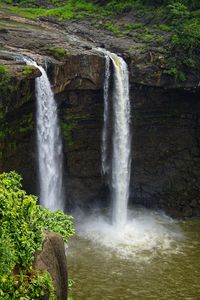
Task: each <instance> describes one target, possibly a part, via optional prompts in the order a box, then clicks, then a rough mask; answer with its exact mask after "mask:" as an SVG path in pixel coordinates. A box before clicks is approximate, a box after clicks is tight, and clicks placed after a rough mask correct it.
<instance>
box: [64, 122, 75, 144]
mask: <svg viewBox="0 0 200 300" xmlns="http://www.w3.org/2000/svg"><path fill="white" fill-rule="evenodd" d="M76 125H77V122H76V121H75V120H72V121H70V122H69V121H68V122H66V123H65V122H62V123H61V128H62V134H63V136H64V139H65V141H66V143H67V145H68V146H72V145H73V144H74V141H73V139H72V132H73V129H74V128H75V127H76Z"/></svg>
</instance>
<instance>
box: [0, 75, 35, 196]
mask: <svg viewBox="0 0 200 300" xmlns="http://www.w3.org/2000/svg"><path fill="white" fill-rule="evenodd" d="M34 81H35V80H34V79H31V80H27V79H25V80H22V81H20V82H14V83H12V85H13V86H15V85H16V86H17V89H15V88H14V89H13V90H12V91H10V92H9V93H8V94H7V97H4V98H1V97H0V107H1V119H0V157H1V159H0V172H7V171H10V170H16V171H17V172H18V173H20V174H21V175H22V176H23V179H24V180H23V183H24V186H25V188H26V189H27V191H28V192H30V193H37V192H38V190H37V184H36V169H37V167H36V162H37V159H36V158H37V157H36V156H37V155H36V146H35V96H34V94H35V93H34V87H35V82H34Z"/></svg>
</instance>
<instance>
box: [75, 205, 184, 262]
mask: <svg viewBox="0 0 200 300" xmlns="http://www.w3.org/2000/svg"><path fill="white" fill-rule="evenodd" d="M73 215H74V220H75V226H76V234H77V236H78V237H80V238H82V239H85V240H88V241H91V243H92V244H93V247H97V248H98V247H100V248H102V249H104V251H105V252H107V253H108V252H110V253H113V254H115V255H117V256H118V257H119V258H122V259H128V260H129V259H131V260H137V261H139V260H140V261H150V260H151V259H153V258H154V257H155V256H156V255H159V254H160V253H161V252H162V253H165V254H170V253H172V252H173V253H176V252H178V251H179V241H180V240H182V239H183V233H182V231H181V229H180V228H179V225H178V224H177V222H176V221H174V220H172V219H171V218H170V217H168V216H166V215H165V214H164V213H163V212H161V211H151V210H147V209H145V208H139V207H134V208H133V209H129V210H128V215H127V221H126V223H125V224H124V225H123V226H121V227H120V226H118V227H116V226H114V225H113V223H112V222H110V216H111V214H110V211H107V212H105V211H104V212H102V211H100V210H99V209H96V210H94V209H93V211H92V212H90V213H89V214H88V213H84V212H83V211H79V212H78V211H76V212H74V213H73Z"/></svg>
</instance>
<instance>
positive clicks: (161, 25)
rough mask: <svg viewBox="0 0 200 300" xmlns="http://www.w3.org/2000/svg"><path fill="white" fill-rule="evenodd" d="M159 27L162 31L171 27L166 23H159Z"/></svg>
mask: <svg viewBox="0 0 200 300" xmlns="http://www.w3.org/2000/svg"><path fill="white" fill-rule="evenodd" d="M159 29H160V30H162V31H171V30H172V27H171V26H169V25H166V24H160V25H159Z"/></svg>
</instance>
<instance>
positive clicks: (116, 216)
mask: <svg viewBox="0 0 200 300" xmlns="http://www.w3.org/2000/svg"><path fill="white" fill-rule="evenodd" d="M103 52H104V54H105V59H106V68H105V83H104V127H103V134H102V144H103V146H102V154H103V155H102V158H103V159H102V171H103V173H104V174H105V173H106V171H108V170H109V169H110V171H109V172H110V178H111V180H110V189H111V197H112V203H113V204H112V205H113V209H112V220H113V224H115V225H120V226H121V225H123V224H125V223H126V220H127V206H128V199H129V184H130V165H131V159H130V151H131V134H130V102H129V75H128V68H127V64H126V63H125V61H124V60H123V59H122V58H121V57H119V56H117V55H116V54H114V53H110V52H108V51H104V50H103ZM107 57H109V58H110V59H111V61H112V63H113V69H114V74H113V95H112V103H113V107H112V116H110V115H109V110H108V87H109V77H110V76H109V75H108V74H109V71H108V68H109V64H108V62H107V59H108V58H107ZM111 119H112V121H113V134H112V161H111V162H110V163H111V166H110V167H108V165H107V162H108V159H107V154H106V153H107V152H108V149H107V148H108V144H107V143H108V139H107V136H108V123H109V120H111Z"/></svg>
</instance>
